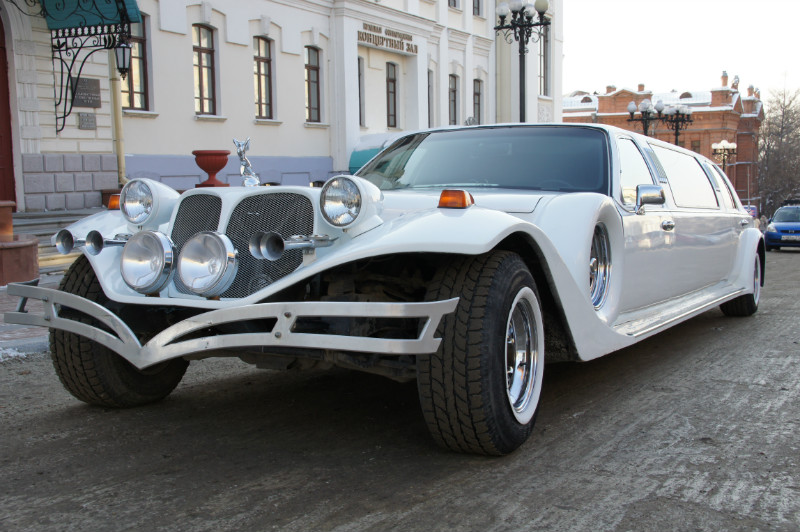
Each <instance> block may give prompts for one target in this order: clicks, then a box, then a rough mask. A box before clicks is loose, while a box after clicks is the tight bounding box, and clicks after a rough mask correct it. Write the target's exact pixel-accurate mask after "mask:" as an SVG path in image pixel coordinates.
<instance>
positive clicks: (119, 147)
mask: <svg viewBox="0 0 800 532" xmlns="http://www.w3.org/2000/svg"><path fill="white" fill-rule="evenodd" d="M109 55H110V56H111V57H114V53H113V51H112V52H111V53H109ZM108 71H109V81H110V82H111V87H110V89H111V111H112V113H113V115H114V116H113V121H112V123H113V124H114V135H113V143H114V153H115V154H116V155H117V181H118V182H119V186H120V187H122V186H124V185H125V183H127V182H128V178H127V177H125V136H124V135H123V134H122V83H121V80H120V76H119V70H117V66H116V58H115V59H112V60H110V61H109V62H108Z"/></svg>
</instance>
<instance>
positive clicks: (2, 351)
mask: <svg viewBox="0 0 800 532" xmlns="http://www.w3.org/2000/svg"><path fill="white" fill-rule="evenodd" d="M28 355H30V353H23V352H22V351H17V350H16V349H14V348H13V347H0V362H5V361H7V360H11V359H12V358H25V357H27V356H28Z"/></svg>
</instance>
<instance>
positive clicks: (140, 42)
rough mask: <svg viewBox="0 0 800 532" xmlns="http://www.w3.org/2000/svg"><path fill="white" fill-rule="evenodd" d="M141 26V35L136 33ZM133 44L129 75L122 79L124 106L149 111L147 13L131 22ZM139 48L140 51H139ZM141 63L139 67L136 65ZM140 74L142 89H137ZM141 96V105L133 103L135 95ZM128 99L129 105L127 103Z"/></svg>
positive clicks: (133, 109) (127, 108) (130, 109)
mask: <svg viewBox="0 0 800 532" xmlns="http://www.w3.org/2000/svg"><path fill="white" fill-rule="evenodd" d="M137 27H138V28H141V35H138V34H135V33H134V32H133V30H134V29H135V28H137ZM129 42H130V44H131V66H130V69H129V70H128V75H127V76H125V79H124V80H122V89H121V93H122V102H123V103H122V108H123V109H125V110H127V111H149V110H150V87H149V83H150V80H149V76H148V72H147V70H148V68H149V63H148V61H147V15H144V14H142V21H141V22H137V23H135V24H131V36H130V40H129ZM137 50H138V51H137ZM137 63H138V64H139V66H138V68H136V67H135V66H134V65H136V64H137ZM137 74H138V76H139V80H138V81H139V86H140V87H141V90H139V91H136V90H135V86H136V83H135V81H136V79H135V78H136V77H137ZM137 95H138V96H139V97H140V98H141V101H142V104H141V105H133V102H134V100H135V98H134V97H135V96H137ZM126 99H127V101H128V105H125V100H126Z"/></svg>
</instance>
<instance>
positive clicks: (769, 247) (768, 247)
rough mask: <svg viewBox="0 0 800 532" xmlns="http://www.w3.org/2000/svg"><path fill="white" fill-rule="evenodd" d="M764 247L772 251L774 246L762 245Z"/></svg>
mask: <svg viewBox="0 0 800 532" xmlns="http://www.w3.org/2000/svg"><path fill="white" fill-rule="evenodd" d="M764 248H765V249H766V250H767V251H772V250H773V249H775V247H774V246H764Z"/></svg>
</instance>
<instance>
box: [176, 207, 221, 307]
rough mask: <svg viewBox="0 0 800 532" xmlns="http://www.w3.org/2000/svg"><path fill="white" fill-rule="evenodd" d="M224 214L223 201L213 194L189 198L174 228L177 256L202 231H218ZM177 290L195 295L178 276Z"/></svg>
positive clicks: (179, 208)
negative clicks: (221, 214) (221, 216)
mask: <svg viewBox="0 0 800 532" xmlns="http://www.w3.org/2000/svg"><path fill="white" fill-rule="evenodd" d="M220 212H222V199H220V197H219V196H212V195H211V194H196V195H194V196H187V197H186V198H184V199H183V200H182V201H181V204H180V206H179V207H178V214H177V215H176V216H175V224H174V225H173V226H172V233H171V238H172V243H173V244H175V256H176V257H177V256H178V255H180V252H181V249H183V245H184V244H186V241H187V240H189V239H190V238H192V237H193V236H194V235H196V234H197V233H199V232H200V231H216V230H217V228H218V227H219V215H220ZM173 279H174V282H175V288H177V289H178V291H179V292H182V293H184V294H193V293H194V292H192V291H191V290H189V289H188V288H186V285H184V284H183V283H182V282H181V279H180V277H179V276H178V275H177V274H176V275H175V277H173Z"/></svg>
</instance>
